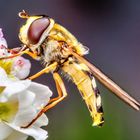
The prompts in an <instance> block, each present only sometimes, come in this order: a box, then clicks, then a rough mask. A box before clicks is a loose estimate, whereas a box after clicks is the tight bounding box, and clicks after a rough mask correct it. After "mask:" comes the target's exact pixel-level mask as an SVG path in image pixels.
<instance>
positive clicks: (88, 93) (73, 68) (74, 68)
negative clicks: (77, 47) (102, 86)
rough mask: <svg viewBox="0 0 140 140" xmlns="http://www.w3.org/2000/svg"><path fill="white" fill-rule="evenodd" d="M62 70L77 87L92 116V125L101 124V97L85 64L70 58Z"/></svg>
mask: <svg viewBox="0 0 140 140" xmlns="http://www.w3.org/2000/svg"><path fill="white" fill-rule="evenodd" d="M62 70H63V71H64V72H65V73H66V74H68V75H69V76H70V77H71V79H72V80H73V82H74V83H75V84H76V86H77V87H78V89H79V91H80V93H81V95H82V97H83V99H84V100H85V102H86V105H87V107H88V110H89V112H90V114H91V116H92V118H93V125H94V126H101V125H102V124H103V122H104V120H103V110H102V106H101V97H100V95H99V90H98V89H97V87H96V82H95V79H94V77H92V76H90V73H89V69H88V68H87V66H86V65H84V64H79V63H76V62H74V61H73V59H72V58H70V59H69V60H68V61H67V62H65V63H64V65H63V67H62Z"/></svg>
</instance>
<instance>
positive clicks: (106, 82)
mask: <svg viewBox="0 0 140 140" xmlns="http://www.w3.org/2000/svg"><path fill="white" fill-rule="evenodd" d="M71 53H72V55H73V56H75V57H76V58H77V59H78V60H79V61H80V62H82V63H84V64H86V65H87V66H88V68H89V69H90V70H91V72H92V74H93V75H94V76H95V77H96V78H97V79H98V80H99V81H100V82H101V83H103V84H104V85H105V86H106V87H107V88H108V89H110V90H111V91H112V92H113V93H114V94H115V95H117V96H118V97H119V98H120V99H122V100H123V101H124V102H126V103H127V104H128V105H130V106H131V107H133V108H134V109H136V110H140V103H139V102H138V101H136V100H135V99H134V98H132V97H131V96H130V95H128V94H127V93H126V92H125V91H124V90H123V89H122V88H120V87H119V86H118V85H117V84H116V83H115V82H113V81H112V80H111V79H110V78H108V77H107V76H106V75H105V74H104V73H102V72H101V71H100V70H99V69H98V68H97V67H95V66H94V65H93V64H91V63H90V62H88V61H87V60H86V59H85V58H83V57H81V56H80V55H78V54H76V53H74V52H72V51H71Z"/></svg>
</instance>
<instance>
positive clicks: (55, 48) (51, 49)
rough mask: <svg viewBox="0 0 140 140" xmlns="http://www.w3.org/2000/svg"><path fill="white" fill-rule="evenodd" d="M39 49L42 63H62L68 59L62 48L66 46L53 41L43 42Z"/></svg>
mask: <svg viewBox="0 0 140 140" xmlns="http://www.w3.org/2000/svg"><path fill="white" fill-rule="evenodd" d="M41 47H42V48H43V56H42V59H43V62H44V63H45V64H49V63H51V62H54V61H56V62H58V63H62V61H64V60H65V59H67V58H68V56H69V55H68V54H65V53H64V50H63V48H64V47H66V44H65V43H63V42H59V41H56V40H53V39H50V40H47V41H44V43H42V45H41Z"/></svg>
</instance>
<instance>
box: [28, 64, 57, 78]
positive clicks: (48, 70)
mask: <svg viewBox="0 0 140 140" xmlns="http://www.w3.org/2000/svg"><path fill="white" fill-rule="evenodd" d="M56 67H57V62H54V63H53V64H51V65H49V66H48V67H46V68H44V69H43V70H41V71H39V72H38V73H36V74H34V75H33V76H30V77H29V78H28V79H30V80H33V79H35V78H37V77H39V76H41V75H42V74H44V73H49V72H50V71H53V70H55V69H56Z"/></svg>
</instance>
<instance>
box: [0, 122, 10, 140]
mask: <svg viewBox="0 0 140 140" xmlns="http://www.w3.org/2000/svg"><path fill="white" fill-rule="evenodd" d="M11 133H12V129H11V128H10V127H9V126H7V125H6V124H4V123H2V122H1V123H0V140H3V139H5V138H6V137H8V136H9V135H10V134H11Z"/></svg>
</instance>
